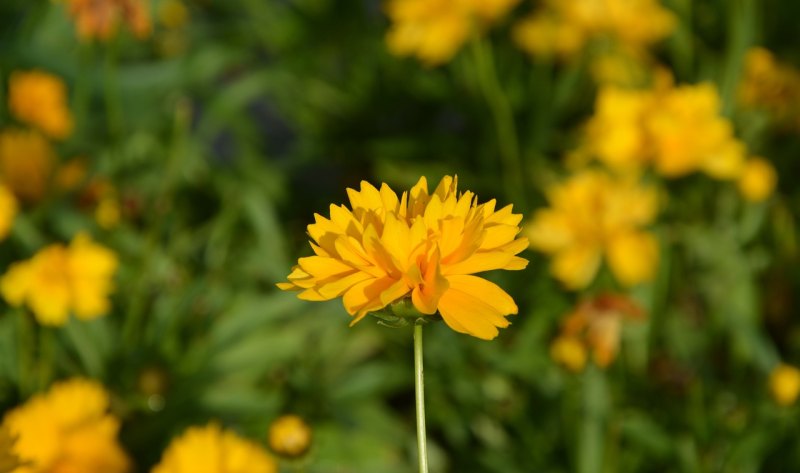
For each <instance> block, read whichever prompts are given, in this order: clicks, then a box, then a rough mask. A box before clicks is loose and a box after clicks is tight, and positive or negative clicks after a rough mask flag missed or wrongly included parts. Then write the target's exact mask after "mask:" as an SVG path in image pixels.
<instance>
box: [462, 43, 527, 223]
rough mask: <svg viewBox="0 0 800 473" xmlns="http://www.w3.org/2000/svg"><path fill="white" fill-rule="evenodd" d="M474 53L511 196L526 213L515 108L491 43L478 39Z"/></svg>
mask: <svg viewBox="0 0 800 473" xmlns="http://www.w3.org/2000/svg"><path fill="white" fill-rule="evenodd" d="M472 53H473V58H474V61H475V67H476V69H477V76H478V84H479V86H480V88H481V92H482V93H483V95H484V97H485V99H486V101H487V102H488V104H489V108H490V109H491V112H492V118H493V120H494V124H495V128H496V132H497V141H498V146H499V148H500V158H501V161H502V166H503V181H504V184H505V187H506V190H507V192H508V198H509V199H511V201H512V202H514V203H516V204H517V205H518V206H522V209H521V210H522V211H523V212H524V211H525V210H527V208H526V207H527V206H526V204H525V193H524V189H525V184H524V181H523V176H524V173H523V169H522V158H521V156H520V151H519V141H518V139H517V130H516V125H515V124H514V110H513V109H512V108H511V103H510V102H509V101H508V97H507V96H506V94H505V91H503V87H502V85H500V80H499V79H498V78H497V70H496V67H495V61H494V56H493V54H492V48H491V45H489V44H488V43H486V42H485V41H484V40H482V39H476V40H475V41H473V43H472Z"/></svg>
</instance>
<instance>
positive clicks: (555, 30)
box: [512, 13, 586, 58]
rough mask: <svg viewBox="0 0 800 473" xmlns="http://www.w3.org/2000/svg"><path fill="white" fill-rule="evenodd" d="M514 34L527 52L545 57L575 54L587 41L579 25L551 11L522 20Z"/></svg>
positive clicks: (518, 43) (517, 24) (515, 38)
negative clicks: (550, 12)
mask: <svg viewBox="0 0 800 473" xmlns="http://www.w3.org/2000/svg"><path fill="white" fill-rule="evenodd" d="M512 34H513V37H514V41H515V42H516V43H517V45H518V46H519V47H520V48H522V49H523V50H524V51H525V52H527V53H529V54H532V55H534V56H539V57H544V58H551V57H570V56H573V55H574V54H576V53H577V52H578V51H579V50H580V49H581V48H582V47H583V45H584V43H585V42H586V36H585V32H584V31H583V30H582V29H580V28H579V27H577V25H575V24H573V23H569V22H566V21H564V20H563V19H561V18H560V17H558V16H556V15H552V14H549V13H542V14H536V15H531V16H529V17H527V18H525V19H523V20H520V21H519V22H517V23H516V24H515V25H514V29H513V33H512Z"/></svg>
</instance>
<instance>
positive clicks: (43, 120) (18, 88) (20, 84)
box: [8, 71, 73, 139]
mask: <svg viewBox="0 0 800 473" xmlns="http://www.w3.org/2000/svg"><path fill="white" fill-rule="evenodd" d="M8 107H9V108H10V109H11V114H12V115H14V117H15V118H16V119H17V120H19V121H21V122H23V123H26V124H28V125H32V126H35V127H37V128H38V129H40V130H41V131H42V132H44V133H45V134H46V135H47V136H49V137H51V138H56V139H63V138H66V137H68V136H69V135H70V133H72V127H73V123H72V115H71V114H70V111H69V106H68V105H67V86H66V85H65V84H64V81H62V80H61V79H60V78H59V77H57V76H54V75H52V74H48V73H46V72H42V71H28V72H19V71H18V72H13V73H12V74H11V78H10V79H9V85H8Z"/></svg>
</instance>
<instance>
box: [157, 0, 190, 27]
mask: <svg viewBox="0 0 800 473" xmlns="http://www.w3.org/2000/svg"><path fill="white" fill-rule="evenodd" d="M188 19H189V10H188V9H187V8H186V5H185V4H184V3H183V2H182V1H181V0H166V1H164V2H162V3H161V5H159V7H158V20H159V21H160V22H161V24H162V25H164V26H165V27H167V28H170V29H179V28H182V27H183V26H184V25H186V22H187V21H188Z"/></svg>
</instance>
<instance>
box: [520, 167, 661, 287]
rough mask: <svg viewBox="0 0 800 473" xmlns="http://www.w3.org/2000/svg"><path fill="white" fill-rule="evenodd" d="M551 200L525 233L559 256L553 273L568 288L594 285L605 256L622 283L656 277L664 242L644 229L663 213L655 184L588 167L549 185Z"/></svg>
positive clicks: (534, 243)
mask: <svg viewBox="0 0 800 473" xmlns="http://www.w3.org/2000/svg"><path fill="white" fill-rule="evenodd" d="M547 198H548V201H549V202H550V208H547V209H542V210H539V211H537V212H536V213H535V215H534V218H533V221H532V222H530V223H529V224H528V225H527V227H526V229H525V234H526V235H527V236H528V238H529V239H530V242H531V246H532V247H533V248H534V249H537V250H539V251H542V252H544V253H548V254H550V255H552V256H553V261H552V265H551V270H552V272H553V275H554V276H555V277H556V278H557V279H558V280H559V281H561V282H562V283H563V284H564V285H565V286H566V287H567V288H569V289H581V288H584V287H586V286H588V285H589V283H591V282H592V280H593V279H594V277H595V275H596V274H597V271H598V269H599V267H600V263H601V261H602V259H603V256H604V255H605V257H606V258H607V260H608V264H609V266H610V268H611V271H612V273H613V274H614V276H615V277H616V278H617V280H618V281H619V282H620V283H622V284H624V285H626V286H632V285H635V284H638V283H641V282H645V281H649V280H650V279H652V277H653V276H654V274H655V270H656V267H657V264H658V254H659V249H658V242H657V241H656V239H655V238H654V237H653V236H652V235H651V234H649V233H647V232H644V231H643V230H642V227H644V226H646V225H648V224H650V223H652V221H653V220H654V219H655V217H656V213H657V211H658V199H657V194H656V191H655V189H654V188H652V187H648V186H644V185H642V184H640V183H639V182H638V181H637V180H636V179H635V178H633V177H630V176H625V177H621V176H612V175H610V174H608V173H606V172H603V171H599V170H594V169H585V170H582V171H580V172H578V173H577V174H575V175H573V176H571V177H570V178H569V179H568V180H567V181H566V182H564V183H561V184H559V185H556V186H553V187H551V188H550V189H548V192H547Z"/></svg>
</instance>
